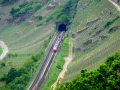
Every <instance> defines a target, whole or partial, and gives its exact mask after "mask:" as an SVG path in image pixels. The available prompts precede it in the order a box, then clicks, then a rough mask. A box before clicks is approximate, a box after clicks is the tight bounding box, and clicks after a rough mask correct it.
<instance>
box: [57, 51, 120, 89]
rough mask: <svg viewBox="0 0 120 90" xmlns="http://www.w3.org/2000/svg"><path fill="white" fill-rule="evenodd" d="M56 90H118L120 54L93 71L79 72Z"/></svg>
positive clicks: (119, 86) (119, 82)
mask: <svg viewBox="0 0 120 90" xmlns="http://www.w3.org/2000/svg"><path fill="white" fill-rule="evenodd" d="M56 90H120V53H116V54H114V55H113V56H111V57H108V59H107V60H106V62H105V63H104V64H102V65H100V67H99V68H98V69H97V70H95V71H90V72H88V71H87V70H81V74H80V75H79V76H78V77H77V78H75V79H74V80H73V81H71V82H66V83H63V84H58V86H57V89H56Z"/></svg>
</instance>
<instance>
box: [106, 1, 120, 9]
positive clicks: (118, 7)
mask: <svg viewBox="0 0 120 90" xmlns="http://www.w3.org/2000/svg"><path fill="white" fill-rule="evenodd" d="M108 1H109V2H110V3H112V4H113V5H114V6H115V7H116V8H117V9H118V10H119V11H120V6H119V5H118V4H117V3H115V2H114V1H112V0H108Z"/></svg>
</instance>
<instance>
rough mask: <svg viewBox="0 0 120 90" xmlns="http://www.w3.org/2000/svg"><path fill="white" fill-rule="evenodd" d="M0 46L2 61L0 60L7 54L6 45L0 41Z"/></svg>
mask: <svg viewBox="0 0 120 90" xmlns="http://www.w3.org/2000/svg"><path fill="white" fill-rule="evenodd" d="M0 46H1V47H2V49H3V52H2V54H1V55H0V60H2V59H3V58H4V57H5V55H6V54H7V53H8V47H7V45H6V44H5V43H4V42H3V41H1V40H0Z"/></svg>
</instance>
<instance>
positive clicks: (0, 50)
mask: <svg viewBox="0 0 120 90" xmlns="http://www.w3.org/2000/svg"><path fill="white" fill-rule="evenodd" d="M2 52H3V50H2V47H1V46H0V55H1V54H2Z"/></svg>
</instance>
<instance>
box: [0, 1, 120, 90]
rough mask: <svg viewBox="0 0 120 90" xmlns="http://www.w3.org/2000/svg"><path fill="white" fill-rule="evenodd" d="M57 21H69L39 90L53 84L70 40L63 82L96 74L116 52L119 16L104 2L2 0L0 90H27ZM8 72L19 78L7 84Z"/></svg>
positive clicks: (119, 26) (112, 6)
mask: <svg viewBox="0 0 120 90" xmlns="http://www.w3.org/2000/svg"><path fill="white" fill-rule="evenodd" d="M2 1H3V2H2ZM4 1H6V2H4ZM113 1H114V2H115V3H117V4H118V5H120V1H119V0H113ZM56 21H64V22H67V23H68V26H67V30H68V31H67V32H66V35H65V39H64V42H63V44H62V47H61V50H60V51H59V53H58V55H57V57H56V59H55V61H54V62H53V65H52V66H51V69H50V70H49V73H48V75H47V76H46V80H45V81H44V83H43V85H42V87H41V90H49V89H50V87H51V85H52V84H53V83H54V82H55V81H56V79H57V76H58V75H59V73H60V71H61V70H62V67H63V65H64V57H67V56H68V53H69V46H70V45H69V43H68V42H70V43H71V44H72V45H73V50H71V51H73V52H72V55H73V60H72V61H71V62H70V64H69V65H68V66H67V72H66V73H65V77H64V78H63V79H62V80H61V83H64V82H68V81H71V80H73V79H74V78H75V77H77V76H78V75H79V74H80V72H81V70H83V69H87V70H88V71H89V70H95V69H96V68H98V67H99V65H100V64H102V63H104V62H105V60H106V58H107V57H108V56H110V55H113V54H114V53H116V52H120V47H119V46H120V35H119V33H120V12H119V11H118V9H117V8H116V7H115V6H114V5H113V4H111V3H110V2H109V1H108V0H89V1H88V0H70V1H69V0H10V1H9V0H1V1H0V40H2V41H4V42H5V43H6V45H7V46H8V49H9V52H8V54H7V55H6V57H5V58H4V59H3V60H0V73H1V74H0V88H3V90H5V89H8V90H9V89H10V88H11V89H18V88H19V87H21V89H22V90H23V89H26V88H27V87H28V85H29V84H30V82H31V81H32V79H33V77H34V75H35V73H36V70H37V68H38V66H39V64H40V63H41V61H42V60H43V57H44V55H45V53H46V50H47V48H48V47H47V46H48V45H49V42H50V41H51V40H52V38H53V37H54V35H55V33H56V32H57V31H56V28H55V22H56ZM12 71H13V72H15V73H17V74H16V76H15V77H13V78H12V79H13V80H9V79H10V77H9V74H10V75H13V74H14V73H12V74H11V72H12ZM6 78H7V79H6ZM26 79H27V80H26ZM6 80H8V81H6ZM21 80H23V81H24V80H26V82H22V81H21Z"/></svg>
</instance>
